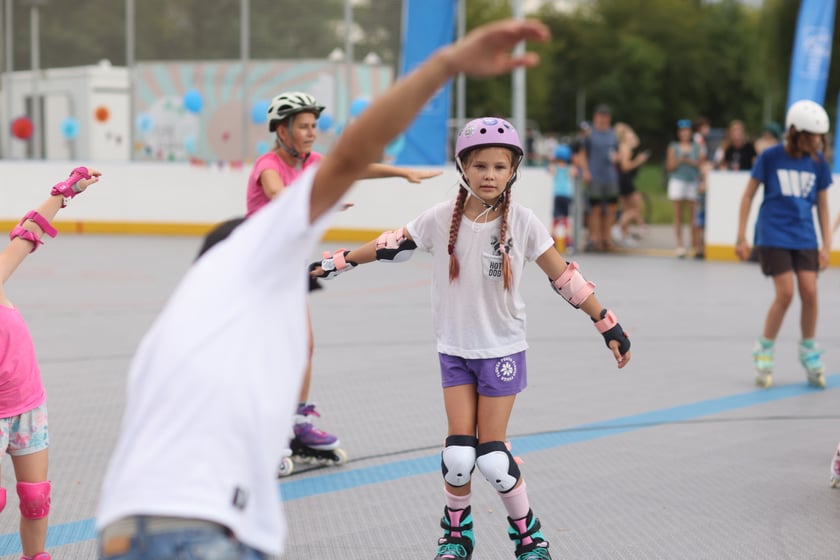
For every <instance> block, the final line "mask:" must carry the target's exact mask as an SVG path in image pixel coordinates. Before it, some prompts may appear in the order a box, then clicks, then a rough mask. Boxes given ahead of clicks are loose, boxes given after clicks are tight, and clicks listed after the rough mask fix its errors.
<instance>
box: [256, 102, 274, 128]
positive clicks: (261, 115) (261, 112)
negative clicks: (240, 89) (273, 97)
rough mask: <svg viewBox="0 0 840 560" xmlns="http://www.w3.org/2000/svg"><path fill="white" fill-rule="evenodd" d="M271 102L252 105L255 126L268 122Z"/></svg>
mask: <svg viewBox="0 0 840 560" xmlns="http://www.w3.org/2000/svg"><path fill="white" fill-rule="evenodd" d="M270 104H271V103H270V102H269V101H257V102H256V103H254V104H253V105H251V122H253V123H254V124H263V123H265V122H266V121H267V120H268V106H269V105H270Z"/></svg>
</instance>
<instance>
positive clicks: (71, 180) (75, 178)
mask: <svg viewBox="0 0 840 560" xmlns="http://www.w3.org/2000/svg"><path fill="white" fill-rule="evenodd" d="M82 179H90V173H88V170H87V167H77V168H76V169H74V170H73V171H71V172H70V177H68V178H67V179H65V180H64V181H62V182H60V183H58V184H56V185H55V186H53V188H52V190H50V194H51V195H52V196H63V197H64V202H62V203H61V207H62V208H64V207H65V206H67V200H68V199H71V198H73V197H74V196H76V195H77V194H79V193H80V192H82V191H81V189H79V185H78V183H79V181H81V180H82Z"/></svg>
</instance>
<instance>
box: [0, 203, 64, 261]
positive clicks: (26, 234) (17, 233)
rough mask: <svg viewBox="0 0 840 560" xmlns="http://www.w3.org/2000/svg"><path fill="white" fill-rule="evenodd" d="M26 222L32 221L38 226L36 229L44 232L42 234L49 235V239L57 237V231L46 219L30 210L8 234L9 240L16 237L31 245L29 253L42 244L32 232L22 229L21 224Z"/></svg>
mask: <svg viewBox="0 0 840 560" xmlns="http://www.w3.org/2000/svg"><path fill="white" fill-rule="evenodd" d="M26 220H32V221H33V222H35V223H36V224H38V227H40V228H41V229H42V230H44V233H45V234H46V235H49V236H50V237H55V236H56V235H58V231H57V230H56V229H55V228H54V227H52V225H51V224H50V223H49V222H48V221H47V219H46V218H44V217H43V216H42V215H41V214H39V213H38V212H36V211H35V210H30V211H29V212H28V213H27V214H26V215H25V216H24V217H23V218H21V220H20V223H18V225H16V226H15V227H14V228H12V231H11V233H9V239H12V240H13V239H15V238H16V237H20V238H21V239H23V240H25V241H29V242H31V243H32V244H33V247H32V250H31V251H30V253H32V252H34V251H35V249H37V248H38V247H40V246H41V245H43V244H44V242H43V241H41V239H40V238H39V237H38V236H37V235H36V234H35V232H34V231H30V230H28V229H26V228H25V227H23V224H24V222H26Z"/></svg>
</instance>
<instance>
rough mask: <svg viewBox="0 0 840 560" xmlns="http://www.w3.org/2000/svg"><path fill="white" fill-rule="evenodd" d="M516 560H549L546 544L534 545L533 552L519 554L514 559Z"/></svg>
mask: <svg viewBox="0 0 840 560" xmlns="http://www.w3.org/2000/svg"><path fill="white" fill-rule="evenodd" d="M516 560H551V555H550V554H549V553H548V543H546V542H542V543H538V544H535V545H534V549H533V550H529V551H527V552H525V553H523V554H520V555H519V556H517V557H516Z"/></svg>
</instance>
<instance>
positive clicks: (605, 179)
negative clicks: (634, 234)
mask: <svg viewBox="0 0 840 560" xmlns="http://www.w3.org/2000/svg"><path fill="white" fill-rule="evenodd" d="M581 154H582V156H581V158H580V162H581V167H582V168H583V180H584V182H585V183H586V184H587V185H589V204H590V209H589V247H590V248H591V249H592V250H594V251H609V250H611V249H612V248H613V244H612V239H611V237H610V232H611V230H612V226H613V224H614V223H615V210H616V206H617V204H618V170H617V169H616V163H617V162H618V138H616V136H615V131H614V130H613V127H612V113H611V111H610V107H609V105H605V104H603V103H602V104H600V105H598V106H597V107H595V113H594V115H593V117H592V130H591V131H590V132H589V137H588V138H587V139H586V140H585V141H584V142H583V147H582V149H581Z"/></svg>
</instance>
